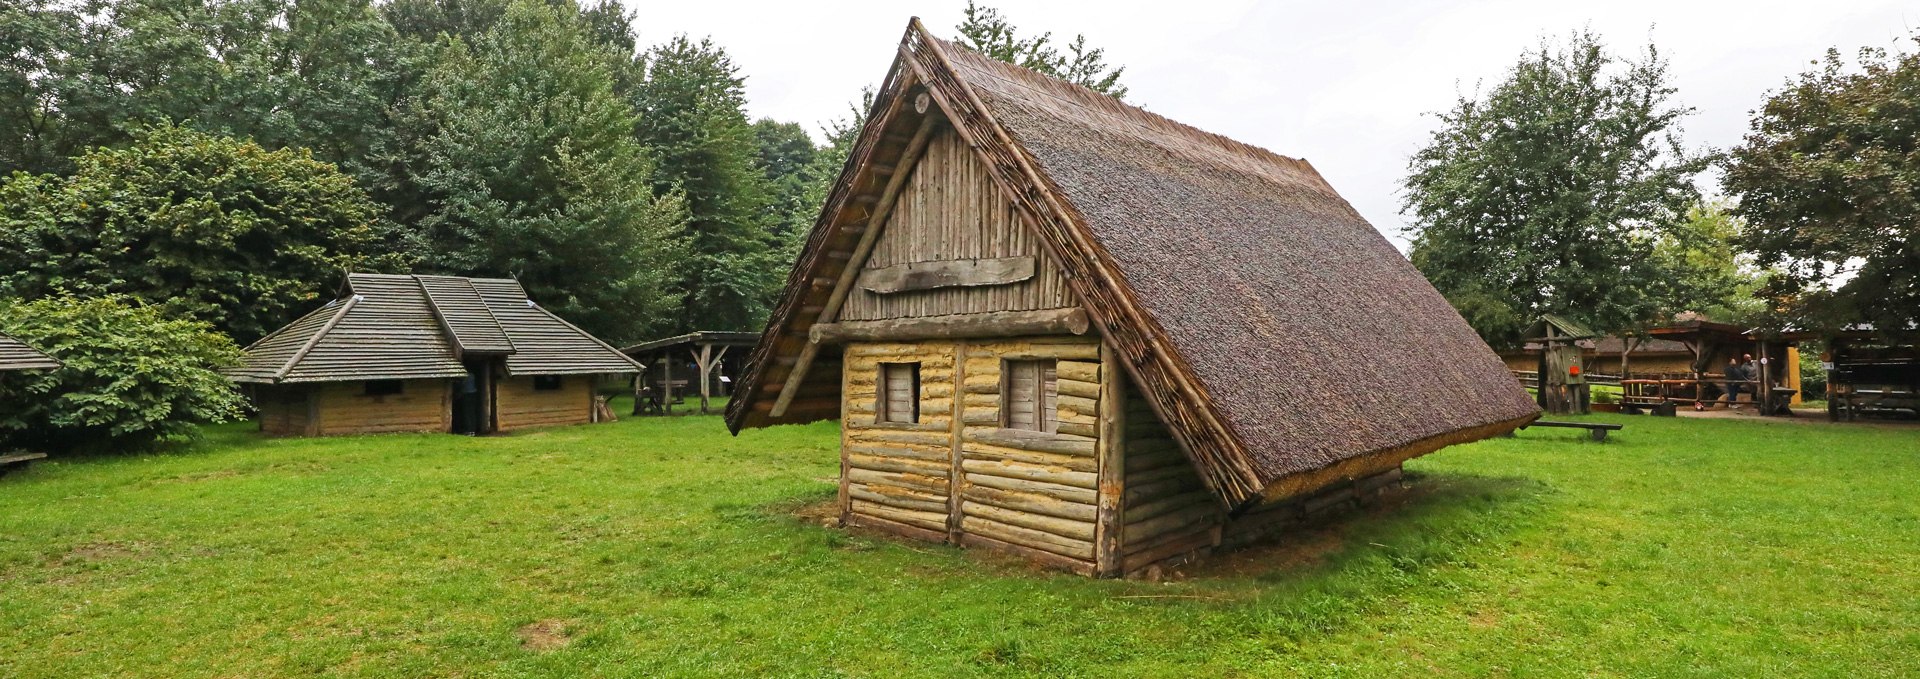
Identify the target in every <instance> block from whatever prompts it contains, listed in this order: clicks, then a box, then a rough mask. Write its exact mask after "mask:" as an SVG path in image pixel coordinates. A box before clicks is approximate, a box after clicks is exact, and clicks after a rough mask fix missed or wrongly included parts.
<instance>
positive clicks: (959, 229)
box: [840, 126, 1073, 321]
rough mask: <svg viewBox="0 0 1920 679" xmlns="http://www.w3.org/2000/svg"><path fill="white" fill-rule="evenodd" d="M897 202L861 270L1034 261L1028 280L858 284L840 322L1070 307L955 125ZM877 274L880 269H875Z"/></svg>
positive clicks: (937, 138) (1061, 285)
mask: <svg viewBox="0 0 1920 679" xmlns="http://www.w3.org/2000/svg"><path fill="white" fill-rule="evenodd" d="M911 171H912V172H913V174H912V175H911V176H910V177H909V179H908V180H907V183H906V185H905V186H903V187H902V188H901V191H900V197H899V201H898V203H896V204H895V206H894V208H893V212H892V214H891V215H890V216H888V218H887V221H886V223H885V224H884V225H882V228H883V231H881V233H880V236H879V239H878V240H877V241H876V242H875V243H874V246H873V253H872V255H870V256H869V257H868V258H867V261H866V262H865V263H864V270H866V271H881V270H887V269H889V268H890V267H896V266H900V265H905V264H910V263H916V262H943V263H953V262H959V261H971V260H996V259H1004V258H1014V257H1031V258H1034V262H1035V264H1034V273H1033V276H1032V277H1030V278H1026V279H1024V280H1021V281H1019V282H1015V283H1009V284H1004V285H989V286H977V287H946V288H939V289H933V290H922V291H914V292H900V293H892V294H879V293H875V292H872V291H870V290H867V289H865V288H864V287H862V286H861V285H858V284H856V285H855V286H854V289H853V290H852V292H851V293H850V294H849V296H848V297H847V301H846V306H845V307H843V308H842V310H841V312H840V318H841V319H842V320H849V321H860V320H881V319H890V318H916V317H922V316H941V315H947V314H962V313H981V312H989V311H1025V310H1035V309H1057V308H1065V307H1070V306H1073V301H1072V297H1071V295H1070V294H1069V293H1068V292H1067V283H1066V279H1065V278H1063V277H1062V276H1061V274H1060V269H1059V267H1057V266H1055V265H1054V264H1053V263H1052V262H1051V261H1050V260H1049V258H1048V257H1047V256H1046V254H1045V251H1044V247H1043V246H1042V245H1041V243H1040V241H1039V240H1038V239H1036V238H1035V237H1034V235H1033V233H1032V229H1030V228H1028V227H1027V226H1026V225H1024V224H1022V223H1021V222H1020V220H1019V217H1018V216H1017V214H1016V213H1015V212H1014V209H1013V204H1012V202H1010V201H1009V200H1007V199H1006V198H1005V197H1004V196H1003V195H1002V193H1001V191H1000V188H999V186H998V185H996V184H994V183H993V180H992V178H991V177H990V176H989V175H988V171H987V168H986V166H985V165H984V164H982V163H981V162H980V160H979V158H978V156H977V154H975V153H974V151H973V150H972V149H970V148H968V147H967V145H966V142H965V141H964V140H962V139H961V138H960V135H958V134H956V133H955V132H954V131H953V129H952V128H948V127H944V126H943V127H942V128H941V130H940V131H939V132H938V133H937V134H935V135H934V137H933V139H932V140H931V141H930V142H929V143H928V145H927V150H926V153H925V155H923V156H922V157H921V159H920V161H919V162H918V163H917V164H916V165H915V166H914V167H913V168H911ZM876 275H878V274H876Z"/></svg>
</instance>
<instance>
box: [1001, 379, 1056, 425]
mask: <svg viewBox="0 0 1920 679" xmlns="http://www.w3.org/2000/svg"><path fill="white" fill-rule="evenodd" d="M1055 367H1056V366H1055V363H1054V362H1053V361H1007V362H1006V363H1004V364H1002V365H1001V366H1000V368H1001V369H1000V397H1001V398H1000V401H1001V403H1000V424H1001V426H1003V427H1006V428H1008V429H1025V430H1027V431H1041V432H1047V433H1053V432H1056V431H1059V430H1060V411H1059V405H1058V404H1059V400H1060V387H1059V382H1058V381H1056V378H1055Z"/></svg>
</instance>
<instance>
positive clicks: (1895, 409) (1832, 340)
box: [1787, 326, 1920, 422]
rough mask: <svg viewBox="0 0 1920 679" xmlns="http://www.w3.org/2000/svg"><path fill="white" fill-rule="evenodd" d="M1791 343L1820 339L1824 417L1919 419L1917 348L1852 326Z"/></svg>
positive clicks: (1804, 335) (1793, 336)
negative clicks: (1822, 345)
mask: <svg viewBox="0 0 1920 679" xmlns="http://www.w3.org/2000/svg"><path fill="white" fill-rule="evenodd" d="M1787 337H1788V338H1791V339H1799V340H1813V339H1824V340H1826V342H1827V351H1826V353H1825V354H1823V355H1822V356H1821V358H1820V362H1821V363H1822V364H1824V365H1825V366H1826V368H1827V394H1826V397H1827V417H1828V418H1829V419H1831V420H1833V421H1835V422H1839V421H1851V420H1856V419H1859V418H1861V417H1895V418H1920V344H1914V343H1913V342H1912V341H1911V340H1907V341H1901V340H1898V339H1895V338H1891V337H1886V336H1883V335H1881V334H1880V333H1877V332H1874V330H1873V328H1871V327H1866V326H1855V327H1851V328H1847V329H1845V330H1844V331H1842V332H1840V333H1839V334H1838V335H1833V336H1822V335H1821V334H1820V333H1811V332H1797V333H1789V334H1788V335H1787Z"/></svg>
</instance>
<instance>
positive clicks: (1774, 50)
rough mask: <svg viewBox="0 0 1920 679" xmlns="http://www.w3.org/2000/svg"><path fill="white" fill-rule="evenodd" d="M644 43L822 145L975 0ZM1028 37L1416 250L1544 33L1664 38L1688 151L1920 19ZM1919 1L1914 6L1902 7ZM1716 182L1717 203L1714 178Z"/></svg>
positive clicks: (704, 8)
mask: <svg viewBox="0 0 1920 679" xmlns="http://www.w3.org/2000/svg"><path fill="white" fill-rule="evenodd" d="M624 1H625V2H626V3H627V5H628V6H629V8H631V9H632V10H634V11H635V12H637V13H638V16H637V17H636V19H635V21H634V23H635V27H636V28H637V29H639V31H640V40H641V43H642V44H652V43H657V42H660V41H661V40H664V39H666V38H667V37H670V36H672V35H674V34H676V33H686V34H689V35H691V36H694V37H701V36H710V37H712V38H713V39H714V40H715V42H718V43H719V44H721V45H722V46H724V47H725V48H726V50H727V51H728V52H729V53H730V54H732V55H733V57H734V59H735V61H736V62H737V63H738V64H739V65H740V67H741V70H742V71H743V73H744V74H745V75H746V76H747V96H748V99H749V111H750V113H752V114H753V115H754V116H755V117H772V118H775V119H779V120H786V121H796V122H800V123H802V124H804V125H806V126H807V127H808V129H810V130H814V131H816V134H817V130H818V127H819V124H820V123H821V122H823V121H826V120H828V119H831V118H835V117H838V116H841V115H843V114H844V113H845V111H846V110H847V109H846V106H847V102H849V101H851V100H853V99H854V98H855V97H856V96H857V95H858V92H859V90H860V88H861V87H862V86H863V85H868V84H877V83H878V81H879V80H880V78H881V77H883V76H884V75H885V74H886V69H887V66H888V65H889V64H890V63H891V62H892V59H893V50H894V47H895V45H896V44H897V43H898V42H899V40H900V35H901V33H902V31H904V30H905V28H906V24H907V19H908V17H911V16H916V15H917V16H919V17H920V19H921V21H923V22H925V23H926V25H927V27H928V28H929V29H931V30H932V31H934V33H935V34H936V35H939V36H941V37H945V38H951V37H953V35H954V31H953V26H954V25H955V24H958V23H959V21H960V18H961V14H962V10H963V9H964V8H965V7H966V0H940V1H933V0H905V1H895V2H881V1H864V2H852V1H848V2H712V1H710V2H684V1H677V2H670V3H658V2H651V3H650V2H644V1H642V0H624ZM983 4H986V5H988V6H993V7H998V8H999V9H1000V10H1001V12H1002V14H1004V15H1005V16H1006V17H1007V18H1008V19H1010V20H1011V21H1012V23H1013V24H1014V25H1015V26H1017V27H1019V28H1020V29H1021V30H1022V31H1023V32H1028V33H1038V32H1045V31H1051V32H1053V33H1054V34H1055V35H1056V37H1057V38H1061V37H1064V38H1071V36H1072V35H1073V34H1075V33H1083V34H1085V35H1086V36H1087V41H1088V43H1089V44H1091V45H1094V46H1096V47H1104V48H1106V50H1107V57H1108V61H1109V62H1110V63H1116V64H1122V65H1125V66H1126V67H1127V72H1126V75H1125V76H1124V77H1123V82H1124V83H1125V84H1126V85H1127V86H1128V87H1129V88H1131V92H1129V93H1128V95H1127V100H1128V102H1129V103H1132V104H1134V105H1136V106H1143V107H1145V108H1147V109H1150V110H1152V111H1154V112H1156V113H1159V114H1161V115H1165V116H1167V117H1170V118H1173V119H1175V120H1179V121H1181V122H1184V123H1187V124H1189V125H1193V126H1195V127H1199V128H1201V129H1204V130H1208V131H1210V132H1216V133H1219V134H1224V135H1226V136H1229V137H1232V138H1234V139H1238V140H1240V141H1243V142H1247V143H1250V144H1255V145H1258V146H1262V147H1265V148H1268V149H1270V150H1272V151H1274V152H1276V153H1280V154H1282V155H1287V156H1293V157H1299V158H1306V159H1307V160H1308V161H1309V162H1311V163H1313V165H1314V167H1316V168H1318V169H1319V170H1320V172H1321V174H1323V175H1325V176H1326V177H1327V179H1328V180H1329V181H1331V182H1332V183H1333V186H1334V188H1336V189H1338V190H1339V191H1340V192H1341V194H1342V195H1343V196H1345V197H1346V199H1347V200H1348V201H1349V202H1351V203H1353V205H1354V206H1355V207H1356V208H1358V209H1359V210H1360V212H1361V214H1363V215H1365V216H1366V218H1367V219H1368V220H1369V221H1371V222H1372V223H1373V225H1374V226H1375V227H1376V228H1378V229H1380V230H1381V231H1382V232H1383V233H1386V234H1387V235H1388V236H1389V237H1390V238H1392V239H1393V240H1394V241H1395V242H1396V243H1400V244H1401V245H1402V247H1404V239H1403V238H1401V237H1400V235H1399V232H1400V229H1401V228H1402V226H1403V224H1404V220H1403V219H1401V217H1400V214H1399V197H1398V186H1399V180H1400V178H1401V177H1402V176H1404V175H1405V171H1406V163H1407V157H1408V156H1409V155H1411V154H1412V153H1413V152H1414V151H1415V150H1416V149H1418V148H1419V147H1420V146H1421V144H1423V143H1424V142H1425V140H1426V139H1427V135H1428V131H1429V130H1431V129H1432V126H1433V124H1434V122H1435V120H1434V118H1433V117H1432V116H1430V115H1426V114H1427V113H1430V112H1434V111H1440V110H1444V109H1446V108H1448V107H1449V106H1450V105H1451V104H1452V103H1453V101H1454V96H1455V94H1456V93H1458V92H1462V91H1472V90H1473V88H1474V87H1475V85H1476V83H1480V82H1484V83H1486V84H1487V85H1489V86H1490V85H1491V84H1492V83H1493V82H1495V81H1497V80H1498V79H1499V78H1500V77H1501V76H1502V75H1503V74H1504V73H1505V71H1506V69H1507V68H1508V67H1509V66H1510V65H1511V64H1512V63H1513V61H1514V60H1515V59H1516V58H1517V57H1518V56H1519V54H1520V52H1521V51H1522V50H1523V49H1526V48H1528V47H1531V46H1533V45H1535V44H1536V43H1537V42H1538V39H1539V38H1540V36H1542V35H1546V34H1551V35H1554V36H1563V35H1565V34H1567V33H1568V32H1570V31H1572V30H1574V29H1577V28H1580V27H1583V26H1585V27H1590V28H1591V29H1593V30H1594V31H1595V32H1597V33H1599V34H1600V35H1601V36H1602V38H1603V39H1605V40H1606V41H1607V44H1608V45H1610V46H1612V47H1613V48H1614V49H1615V50H1616V51H1617V52H1620V53H1637V52H1638V50H1639V49H1640V48H1641V47H1642V46H1644V45H1645V44H1646V43H1647V42H1648V41H1649V39H1651V40H1652V41H1653V42H1654V43H1655V44H1657V45H1658V47H1659V48H1660V50H1661V53H1662V54H1663V55H1664V56H1665V57H1666V58H1667V59H1668V60H1669V61H1670V62H1671V67H1672V73H1673V76H1674V80H1675V85H1676V86H1677V87H1678V88H1679V90H1680V91H1679V99H1680V101H1681V102H1683V103H1685V104H1687V105H1690V106H1693V107H1694V108H1696V109H1697V110H1698V112H1697V113H1696V114H1695V115H1693V116H1691V117H1690V118H1688V119H1687V121H1686V123H1685V128H1686V140H1687V144H1688V145H1689V146H1693V147H1699V146H1701V145H1708V146H1712V147H1714V148H1721V149H1724V148H1726V147H1728V146H1731V145H1733V144H1736V143H1738V142H1739V141H1740V138H1741V136H1742V135H1743V134H1744V133H1745V131H1746V128H1747V120H1748V113H1749V112H1750V111H1752V110H1753V109H1755V108H1756V107H1758V106H1759V105H1760V103H1761V102H1762V100H1763V98H1764V96H1765V94H1766V92H1768V91H1769V90H1774V89H1778V88H1779V87H1780V86H1781V85H1782V84H1783V83H1784V82H1785V81H1786V79H1787V78H1788V77H1790V76H1792V75H1794V74H1797V73H1800V72H1801V71H1804V70H1806V69H1807V68H1808V67H1809V63H1810V62H1811V61H1812V60H1814V59H1818V58H1820V57H1821V55H1822V54H1824V52H1825V50H1826V49H1827V48H1828V47H1838V48H1840V50H1841V51H1842V53H1844V54H1846V55H1847V56H1849V57H1851V56H1852V53H1853V51H1854V50H1856V49H1857V48H1859V47H1862V46H1880V47H1889V48H1892V47H1903V48H1904V47H1908V46H1911V43H1906V44H1902V43H1903V39H1904V36H1909V35H1913V31H1914V29H1915V28H1916V27H1920V5H1913V4H1908V3H1901V2H1895V1H1891V0H1851V1H1847V0H1836V1H1828V2H1822V1H1820V0H1800V1H1798V2H1782V1H1778V0H1748V1H1745V2H1694V1H1689V0H1664V1H1659V0H1655V1H1646V0H1632V1H1615V2H1578V3H1571V2H1568V3H1552V2H1545V1H1542V0H1535V1H1531V2H1528V1H1520V0H1495V1H1488V2H1459V1H1451V2H1440V1H1434V2H1416V1H1411V0H1410V1H1405V2H1346V3H1342V2H1324V1H1314V2H1285V3H1277V2H1264V3H1263V2H1252V1H1250V0H1161V1H1159V2H1139V1H1134V0H1115V1H1108V2H1038V1H1030V0H996V1H995V2H990V3H983ZM1903 5H1904V6H1903ZM1706 188H1709V189H1711V188H1712V184H1711V183H1709V184H1708V186H1707V187H1706Z"/></svg>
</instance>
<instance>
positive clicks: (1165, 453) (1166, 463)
mask: <svg viewBox="0 0 1920 679" xmlns="http://www.w3.org/2000/svg"><path fill="white" fill-rule="evenodd" d="M1128 443H1129V444H1133V443H1138V442H1137V441H1129V442H1128ZM1168 447H1169V448H1171V450H1152V449H1149V450H1146V451H1144V452H1143V451H1141V450H1140V449H1139V448H1135V447H1133V446H1132V445H1129V446H1128V450H1127V473H1128V474H1138V473H1142V472H1150V471H1153V470H1156V469H1165V468H1167V467H1172V466H1177V465H1188V464H1191V463H1189V462H1187V455H1186V454H1185V453H1182V452H1180V449H1179V448H1177V447H1173V446H1172V444H1169V445H1168Z"/></svg>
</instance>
